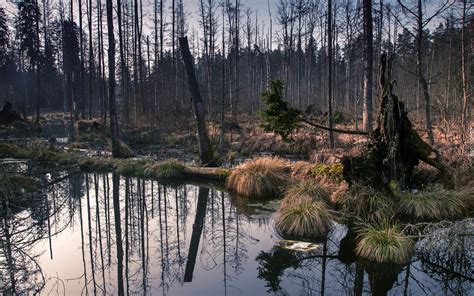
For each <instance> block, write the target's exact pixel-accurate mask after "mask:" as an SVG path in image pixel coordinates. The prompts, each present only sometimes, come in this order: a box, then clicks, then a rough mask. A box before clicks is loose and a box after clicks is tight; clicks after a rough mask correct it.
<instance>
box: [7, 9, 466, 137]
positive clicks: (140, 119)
mask: <svg viewBox="0 0 474 296" xmlns="http://www.w3.org/2000/svg"><path fill="white" fill-rule="evenodd" d="M196 1H198V5H197V6H198V10H197V11H190V10H189V7H187V6H186V5H187V3H186V2H185V1H183V0H167V1H165V0H153V1H152V2H151V5H149V4H146V3H144V2H143V1H142V0H116V1H113V2H111V3H110V4H111V5H113V15H112V17H113V22H114V23H115V26H113V30H114V38H113V39H112V40H115V44H116V50H115V52H114V57H115V60H116V63H115V64H116V67H115V71H113V72H114V73H112V74H111V73H110V71H109V70H110V69H109V67H108V52H107V50H108V48H109V44H110V41H109V39H108V36H109V34H108V32H107V29H108V28H107V18H106V5H105V3H103V1H100V0H71V1H68V0H65V1H63V0H20V1H16V2H15V4H12V3H9V5H6V7H7V8H8V9H9V10H8V12H10V13H9V14H8V16H7V10H6V9H5V7H3V8H0V101H6V100H9V101H12V102H14V103H15V106H16V107H17V108H18V109H20V110H21V111H22V112H23V113H24V114H35V116H36V118H38V117H39V114H40V109H41V110H62V111H65V112H70V113H71V114H72V115H74V117H75V118H76V119H78V118H92V117H98V116H100V117H102V118H104V119H107V117H108V113H107V110H108V104H109V101H108V96H109V91H110V89H111V88H109V87H108V85H109V84H108V78H109V77H112V78H113V80H114V81H115V82H116V87H114V88H112V89H114V92H115V96H116V98H117V109H118V116H119V118H122V119H123V120H121V121H120V122H121V123H122V124H123V123H128V124H140V123H155V124H158V123H160V122H161V121H162V120H166V119H168V118H172V117H174V116H175V115H176V114H179V113H180V112H182V111H185V110H188V109H190V106H191V101H190V99H189V98H190V94H189V91H188V88H187V85H186V81H187V80H186V74H185V69H184V67H183V64H182V62H181V56H180V51H179V45H178V37H180V36H186V35H187V36H188V39H189V40H190V49H191V53H192V54H193V56H194V58H195V68H196V73H197V78H198V81H199V84H200V90H201V92H202V98H203V101H204V103H205V106H206V108H207V110H208V114H210V116H211V117H215V118H218V117H219V116H220V115H221V113H225V114H227V116H230V115H232V116H235V115H238V114H241V113H250V114H254V113H255V111H256V110H257V109H258V108H259V106H260V104H261V103H260V94H261V93H262V92H263V91H264V90H265V89H266V88H267V87H268V81H269V80H276V79H278V80H281V81H282V82H283V85H284V96H285V98H286V100H287V101H288V102H289V103H290V104H291V105H293V106H295V107H297V108H299V109H302V110H304V109H306V108H308V107H311V108H310V109H312V110H316V111H318V112H321V114H322V113H324V112H327V111H328V108H329V105H330V106H331V109H332V110H333V111H334V110H337V111H340V112H342V113H344V114H345V115H346V117H352V118H357V119H362V118H364V119H366V118H368V119H369V120H368V121H369V122H370V121H371V118H373V116H372V112H373V111H372V110H373V109H376V104H377V100H376V98H377V96H378V92H379V89H378V88H379V86H378V82H377V77H378V74H379V73H378V56H380V54H381V53H382V52H384V51H386V52H388V53H389V55H390V56H391V57H393V61H392V68H391V73H392V77H391V78H392V79H394V80H395V81H396V93H397V94H398V95H399V97H400V98H401V100H403V101H405V102H406V106H407V110H408V111H409V112H410V116H412V117H416V118H418V119H419V120H423V121H424V122H426V127H427V128H428V130H429V129H431V122H437V121H438V119H440V118H442V119H446V120H450V119H458V118H461V119H462V121H463V123H464V124H465V123H466V122H469V120H470V117H469V116H470V106H471V98H470V94H471V92H470V84H471V82H472V72H473V71H472V49H473V42H472V34H473V30H474V29H473V27H474V23H473V22H474V18H473V17H472V13H471V6H472V4H470V3H469V1H466V0H464V1H449V0H445V1H442V0H440V1H433V3H432V2H428V1H425V0H403V1H402V0H397V1H387V0H374V1H371V0H366V1H351V0H333V1H330V2H329V3H330V6H328V5H327V3H328V2H326V1H320V0H278V1H268V6H269V7H268V11H256V10H252V7H245V6H244V5H243V3H242V1H241V0H235V1H230V0H223V1H218V0H196ZM274 5H276V6H277V10H276V11H277V13H276V15H275V14H274V13H272V9H271V8H272V7H273V6H274ZM427 8H429V9H427ZM15 10H16V11H15ZM428 11H429V13H428ZM190 14H193V15H194V18H193V20H195V21H196V26H190V22H191V19H190ZM262 15H265V18H266V19H269V22H263V21H261V16H262ZM328 20H330V23H328ZM193 24H194V21H193ZM197 25H198V26H197ZM328 29H329V30H328ZM328 42H329V43H330V44H328ZM368 51H369V52H370V54H368V53H369V52H368ZM329 68H330V71H328V70H329ZM328 75H329V76H328ZM459 114H462V117H460V116H459ZM360 128H361V129H364V130H367V129H370V128H371V125H370V124H369V125H367V122H366V121H365V120H364V124H363V125H361V126H360Z"/></svg>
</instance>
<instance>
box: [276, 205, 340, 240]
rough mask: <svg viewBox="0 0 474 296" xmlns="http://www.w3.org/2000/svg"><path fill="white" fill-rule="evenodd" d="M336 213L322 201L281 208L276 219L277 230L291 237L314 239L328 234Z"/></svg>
mask: <svg viewBox="0 0 474 296" xmlns="http://www.w3.org/2000/svg"><path fill="white" fill-rule="evenodd" d="M332 220H334V215H333V213H332V212H331V210H330V209H329V208H328V206H327V205H326V204H325V203H324V202H322V201H309V202H303V203H298V204H294V205H289V206H287V207H285V208H283V209H280V210H279V212H278V214H277V216H276V221H275V226H276V228H277V230H278V231H279V232H280V233H281V234H282V235H283V236H284V237H289V238H304V239H312V238H318V237H321V236H324V235H326V234H327V233H328V232H329V231H330V230H331V227H332V222H331V221H332Z"/></svg>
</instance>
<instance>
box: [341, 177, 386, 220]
mask: <svg viewBox="0 0 474 296" xmlns="http://www.w3.org/2000/svg"><path fill="white" fill-rule="evenodd" d="M336 202H337V204H338V205H339V207H340V208H341V209H342V210H343V211H344V212H345V213H348V214H350V215H355V216H357V217H359V218H362V219H363V220H367V221H380V220H383V219H387V218H390V217H392V216H393V214H394V202H393V200H392V199H391V198H390V197H388V196H386V195H384V194H383V193H381V192H380V191H378V190H376V189H374V188H372V187H369V186H364V185H360V184H358V183H353V184H352V185H351V187H350V189H349V190H348V191H347V192H344V193H343V194H341V195H340V197H339V198H338V199H337V200H336Z"/></svg>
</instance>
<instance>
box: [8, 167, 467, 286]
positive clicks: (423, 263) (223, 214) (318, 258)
mask: <svg viewBox="0 0 474 296" xmlns="http://www.w3.org/2000/svg"><path fill="white" fill-rule="evenodd" d="M38 178H39V179H40V181H41V182H43V184H45V186H43V188H44V190H43V191H42V192H38V193H36V194H34V196H32V197H31V202H29V203H28V205H27V206H25V205H15V204H14V202H12V201H9V202H8V204H7V203H6V202H5V201H4V202H3V204H2V207H1V208H2V212H1V217H0V218H1V219H0V293H5V294H8V293H10V294H21V293H28V292H30V293H34V292H36V291H41V290H42V291H43V292H44V293H46V294H47V293H50V292H51V293H53V294H63V293H66V294H80V293H82V294H119V295H137V294H139V295H144V294H148V295H156V294H163V295H165V294H174V293H179V294H189V293H195V292H196V291H207V292H209V291H214V293H217V294H249V293H252V294H262V293H265V291H267V292H269V293H274V294H288V295H294V294H324V293H326V294H341V295H342V294H344V295H347V294H349V295H362V294H373V295H385V294H387V292H388V291H390V293H392V292H393V293H396V294H401V295H403V294H404V295H412V294H414V295H424V294H430V293H431V292H433V291H436V289H443V291H444V293H446V294H466V293H469V291H470V289H472V272H471V270H472V258H473V256H472V245H473V244H472V235H468V234H469V233H471V234H472V220H466V221H467V222H466V221H465V222H463V223H465V224H462V225H461V226H458V227H457V228H453V229H455V230H456V231H454V230H449V231H448V230H445V231H438V232H435V233H434V234H433V235H434V236H433V237H430V236H427V237H426V238H425V239H424V240H422V241H420V242H419V244H418V246H420V247H417V249H416V252H415V257H413V260H412V262H410V263H409V264H408V265H406V266H388V265H377V264H373V263H370V262H365V261H362V260H360V259H358V258H356V256H355V254H354V252H353V250H354V246H355V245H354V239H355V233H354V232H353V230H352V229H350V230H347V229H346V227H345V226H342V225H337V227H336V229H335V231H333V232H332V233H331V234H330V235H329V237H328V238H327V239H325V240H322V241H321V242H319V245H320V246H319V247H318V248H317V249H316V250H314V251H311V252H296V251H290V250H286V249H283V248H281V247H279V241H280V239H278V238H277V237H275V231H274V230H273V228H272V223H273V222H272V219H271V213H272V211H273V209H274V208H275V205H276V206H278V203H268V204H263V203H257V202H252V201H248V200H245V199H242V198H238V197H235V196H232V197H231V196H229V195H228V194H227V193H224V192H220V191H216V190H215V189H213V188H212V187H211V188H210V187H209V186H208V185H206V184H203V185H202V186H201V187H199V186H196V185H177V186H171V185H164V184H160V183H158V182H156V181H150V180H143V179H137V178H131V177H120V176H118V175H113V174H94V173H91V174H78V173H72V172H71V173H68V172H53V173H50V174H48V175H46V174H41V175H40V176H39V177H38ZM48 184H49V185H48ZM466 223H467V224H466ZM469 223H471V224H469ZM468 224H469V225H471V226H469V225H468ZM468 226H469V227H468ZM450 229H451V228H450ZM461 229H468V230H467V232H466V231H464V232H462V231H461ZM469 231H470V232H469ZM442 238H444V240H443V239H442ZM428 242H431V243H428ZM421 246H423V248H422V247H421ZM427 246H431V247H427ZM435 246H436V247H435ZM448 246H449V248H448ZM64 248H66V249H64ZM76 249H77V250H78V252H77V253H74V251H75V250H76ZM68 253H71V254H77V258H76V257H74V256H70V255H69V254H68ZM68 255H69V256H68ZM253 258H255V260H253ZM58 260H64V262H58ZM58 264H60V265H59V266H60V268H61V269H64V271H62V270H58ZM78 287H79V288H78ZM206 287H207V288H206ZM206 289H208V290H206ZM203 293H204V292H203Z"/></svg>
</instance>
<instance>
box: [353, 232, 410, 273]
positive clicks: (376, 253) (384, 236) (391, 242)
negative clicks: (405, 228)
mask: <svg viewBox="0 0 474 296" xmlns="http://www.w3.org/2000/svg"><path fill="white" fill-rule="evenodd" d="M412 253H413V241H412V240H411V239H410V238H409V237H408V236H406V235H405V234H404V233H403V232H402V231H401V230H400V229H399V227H398V226H396V225H395V226H389V225H387V224H385V223H382V224H379V225H369V224H367V225H364V226H363V227H362V228H361V229H360V230H359V234H358V242H357V246H356V254H357V255H358V256H360V257H363V258H366V259H368V260H370V261H374V262H378V263H397V264H404V263H406V262H408V261H409V260H410V258H411V255H412Z"/></svg>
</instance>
